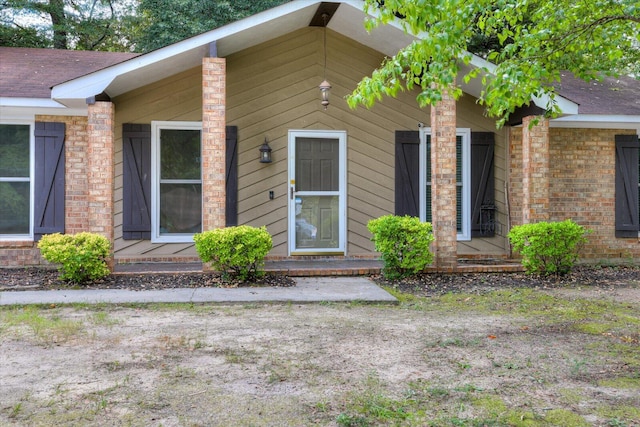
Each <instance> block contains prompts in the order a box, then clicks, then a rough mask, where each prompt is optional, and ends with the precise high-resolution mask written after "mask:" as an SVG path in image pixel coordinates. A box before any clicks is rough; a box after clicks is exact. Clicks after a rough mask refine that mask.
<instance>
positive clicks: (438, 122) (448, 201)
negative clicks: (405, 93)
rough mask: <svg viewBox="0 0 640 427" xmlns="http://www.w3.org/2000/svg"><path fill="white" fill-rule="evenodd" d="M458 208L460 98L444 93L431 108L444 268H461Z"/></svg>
mask: <svg viewBox="0 0 640 427" xmlns="http://www.w3.org/2000/svg"><path fill="white" fill-rule="evenodd" d="M456 208H457V206H456V101H455V100H454V99H453V98H452V97H450V96H449V95H447V94H443V99H442V101H440V102H439V103H437V104H436V105H434V106H432V107H431V211H432V212H431V216H432V223H433V234H434V237H435V246H434V255H435V256H434V262H435V266H436V268H437V269H438V270H440V271H455V270H456V269H457V265H458V254H457V252H458V247H457V234H458V232H457V230H456Z"/></svg>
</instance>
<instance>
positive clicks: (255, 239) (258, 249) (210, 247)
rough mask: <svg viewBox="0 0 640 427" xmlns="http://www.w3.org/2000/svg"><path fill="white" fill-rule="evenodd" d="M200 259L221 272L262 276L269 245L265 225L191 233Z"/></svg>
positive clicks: (236, 275) (248, 277)
mask: <svg viewBox="0 0 640 427" xmlns="http://www.w3.org/2000/svg"><path fill="white" fill-rule="evenodd" d="M193 240H194V241H195V243H196V251H197V252H198V255H199V256H200V259H201V260H202V261H203V262H205V263H207V262H210V263H211V265H212V266H213V268H214V269H215V270H217V271H220V272H221V273H222V274H224V275H231V276H232V277H234V278H238V279H240V280H251V279H254V278H256V277H260V276H262V275H264V271H262V268H263V267H264V257H265V256H266V255H267V253H268V252H269V251H270V250H271V248H272V245H273V243H272V240H271V235H270V234H269V233H268V232H267V229H266V227H260V228H256V227H251V226H248V225H239V226H236V227H227V228H218V229H215V230H210V231H205V232H203V233H198V234H196V235H194V236H193Z"/></svg>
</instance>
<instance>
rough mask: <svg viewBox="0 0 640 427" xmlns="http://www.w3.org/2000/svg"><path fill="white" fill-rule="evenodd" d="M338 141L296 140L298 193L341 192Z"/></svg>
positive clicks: (322, 139)
mask: <svg viewBox="0 0 640 427" xmlns="http://www.w3.org/2000/svg"><path fill="white" fill-rule="evenodd" d="M339 154H340V153H339V143H338V140H337V139H324V138H297V139H296V191H339V190H340V180H339V176H340V169H339V165H340V162H339V159H340V155H339Z"/></svg>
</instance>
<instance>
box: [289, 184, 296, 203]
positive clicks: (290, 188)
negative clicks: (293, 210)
mask: <svg viewBox="0 0 640 427" xmlns="http://www.w3.org/2000/svg"><path fill="white" fill-rule="evenodd" d="M289 190H290V193H291V200H293V193H294V192H295V190H294V189H293V186H291V187H289Z"/></svg>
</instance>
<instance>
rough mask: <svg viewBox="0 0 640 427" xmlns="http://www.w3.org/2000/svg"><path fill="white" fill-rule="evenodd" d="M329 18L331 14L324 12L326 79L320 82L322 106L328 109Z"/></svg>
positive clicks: (329, 88)
mask: <svg viewBox="0 0 640 427" xmlns="http://www.w3.org/2000/svg"><path fill="white" fill-rule="evenodd" d="M328 18H329V15H327V14H326V13H323V14H322V20H323V22H324V29H323V41H322V47H323V52H324V70H323V72H324V80H322V83H320V86H319V88H320V94H321V95H322V102H321V104H322V106H323V107H324V109H325V110H326V109H327V107H328V106H329V91H330V90H331V84H329V82H328V81H327V19H328Z"/></svg>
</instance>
